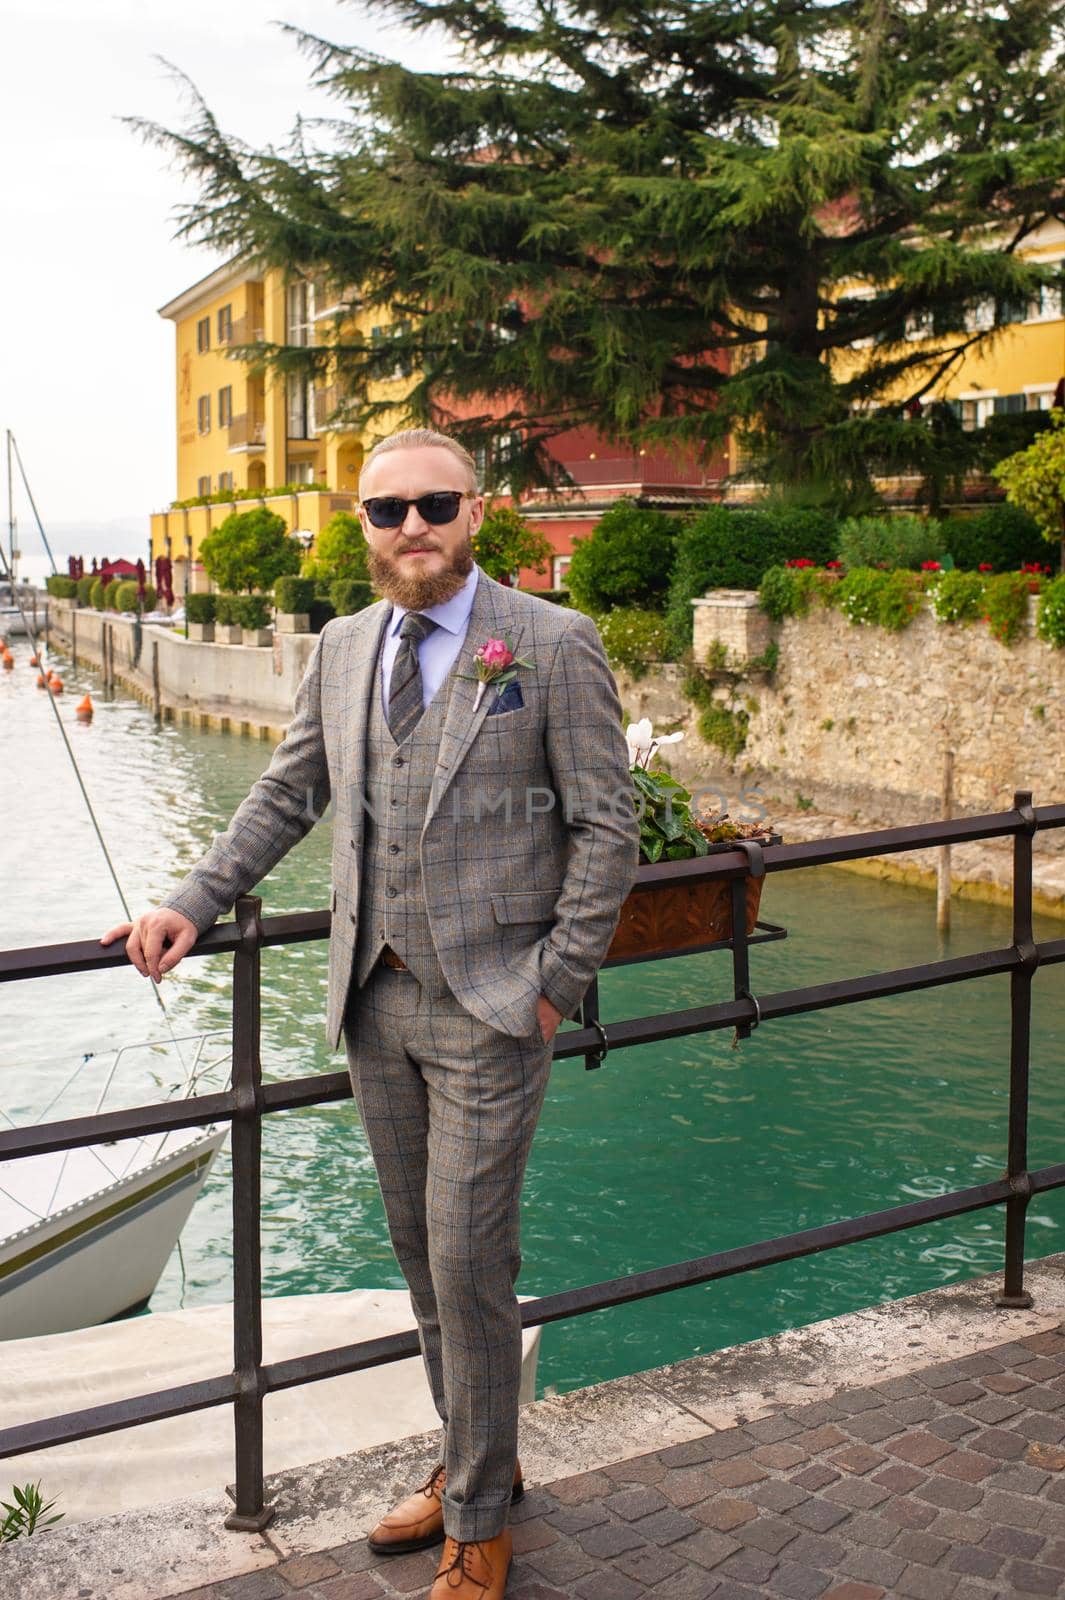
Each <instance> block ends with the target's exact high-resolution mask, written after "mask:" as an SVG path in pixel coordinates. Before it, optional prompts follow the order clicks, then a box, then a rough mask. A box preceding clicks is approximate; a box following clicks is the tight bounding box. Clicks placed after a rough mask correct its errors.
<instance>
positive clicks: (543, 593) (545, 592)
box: [520, 588, 569, 606]
mask: <svg viewBox="0 0 1065 1600" xmlns="http://www.w3.org/2000/svg"><path fill="white" fill-rule="evenodd" d="M520 592H521V593H522V594H534V595H535V596H536V598H537V600H550V602H551V604H552V605H556V606H565V605H568V604H569V590H568V589H524V588H523V589H522V590H521V591H520Z"/></svg>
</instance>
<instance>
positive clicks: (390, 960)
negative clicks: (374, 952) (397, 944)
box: [381, 944, 410, 972]
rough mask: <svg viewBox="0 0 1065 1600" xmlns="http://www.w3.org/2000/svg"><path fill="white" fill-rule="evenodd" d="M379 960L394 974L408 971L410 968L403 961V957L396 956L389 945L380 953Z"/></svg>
mask: <svg viewBox="0 0 1065 1600" xmlns="http://www.w3.org/2000/svg"><path fill="white" fill-rule="evenodd" d="M381 960H382V961H383V962H384V964H385V966H386V967H391V968H392V969H393V971H395V972H409V971H410V968H409V967H408V966H407V963H406V962H405V961H404V960H403V957H402V956H397V954H396V952H395V951H394V950H393V948H392V946H391V945H390V944H386V945H385V947H384V949H383V950H382V951H381Z"/></svg>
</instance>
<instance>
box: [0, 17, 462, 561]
mask: <svg viewBox="0 0 1065 1600" xmlns="http://www.w3.org/2000/svg"><path fill="white" fill-rule="evenodd" d="M375 10H376V8H375V6H374V4H373V0H359V3H356V4H340V3H337V0H0V150H2V157H0V161H2V165H0V217H2V219H3V220H2V222H0V291H2V292H0V307H2V312H0V316H2V323H0V340H2V342H0V429H3V428H10V429H11V430H12V432H13V433H14V434H15V436H16V438H17V440H18V444H19V447H20V450H21V453H22V457H23V460H24V462H25V465H26V470H27V472H28V474H29V478H30V483H31V486H32V488H33V492H34V497H35V499H36V501H37V504H38V507H39V509H40V512H41V517H42V520H43V522H44V526H45V531H46V532H47V533H48V536H49V539H50V541H51V542H52V544H53V547H54V548H55V550H56V556H57V560H58V563H59V566H60V567H61V568H65V560H64V559H62V558H63V557H65V555H66V554H67V553H68V552H73V553H78V552H84V553H88V554H91V553H96V554H104V555H110V556H118V555H129V556H131V557H134V558H135V557H136V556H137V555H139V554H141V553H143V550H144V548H145V544H146V539H147V531H148V514H149V512H150V511H151V510H153V509H158V508H159V507H161V506H164V505H166V504H167V503H168V502H169V501H170V500H171V499H172V498H173V496H174V493H175V464H174V460H175V439H174V379H173V340H174V330H173V324H172V323H170V322H164V321H163V320H162V319H161V318H160V317H159V316H158V314H157V311H158V307H159V306H161V305H163V304H165V302H166V301H168V300H169V299H171V298H172V297H173V296H174V295H175V294H177V293H178V292H179V290H181V289H184V288H185V287H187V285H189V284H190V283H194V282H195V281H196V279H198V278H201V277H203V276H204V274H205V273H207V272H210V271H211V270H212V268H213V267H215V266H216V265H217V264H218V258H217V257H216V256H213V255H211V254H210V253H209V252H207V251H205V250H202V249H192V248H190V247H189V246H186V245H183V244H179V243H177V242H175V241H174V239H173V237H172V235H173V231H174V220H173V213H174V207H175V206H176V205H177V204H178V203H179V202H180V201H181V200H182V199H188V198H190V197H191V194H190V191H189V189H188V188H187V186H186V185H185V184H184V182H183V180H182V179H181V178H180V176H179V175H178V173H177V172H176V171H173V170H172V169H171V168H170V167H169V166H168V161H167V157H166V155H165V153H164V152H162V151H160V150H158V149H154V148H152V147H151V146H148V145H145V144H143V143H142V142H141V141H140V140H139V139H138V138H137V137H136V135H135V134H134V133H133V132H132V131H131V130H130V129H129V128H127V127H125V126H124V125H123V124H122V123H121V122H119V121H118V120H117V119H118V118H119V117H121V116H144V117H149V118H152V119H154V120H156V121H159V122H162V123H164V124H165V125H167V126H169V127H177V126H180V125H181V123H182V119H183V117H184V115H185V110H184V106H183V101H182V94H181V91H180V88H179V87H178V86H177V85H176V84H175V83H174V81H173V79H172V78H171V77H170V76H169V75H168V73H167V71H166V69H165V68H164V67H163V66H162V65H160V63H159V62H158V61H157V60H156V57H157V56H162V57H164V58H165V59H166V60H168V61H171V62H173V63H174V65H175V66H177V67H180V68H181V69H182V70H183V71H184V72H185V73H187V74H188V76H189V77H190V78H191V79H192V80H193V81H194V82H195V83H196V84H197V86H198V87H199V88H200V90H201V91H202V93H203V95H204V97H205V99H206V100H207V103H208V104H209V105H210V107H211V108H212V110H213V111H214V112H215V114H216V116H217V117H218V119H219V121H220V122H221V124H222V126H223V127H224V128H226V129H227V130H228V131H230V132H232V133H235V134H238V135H240V136H241V137H242V138H244V139H246V140H248V141H249V142H251V143H255V144H263V143H266V142H269V141H281V140H283V139H284V137H285V135H286V133H287V131H288V129H289V128H290V127H291V124H292V122H293V120H294V118H295V116H296V114H297V113H302V114H304V115H305V116H318V115H328V114H331V113H332V112H333V111H334V109H335V107H334V103H333V102H332V101H331V100H329V99H328V98H327V97H325V96H323V95H321V94H316V93H315V92H314V91H313V90H312V89H311V88H310V86H309V77H310V64H309V62H308V61H307V59H306V57H304V56H303V55H301V54H300V52H299V51H298V49H297V48H296V45H295V42H294V41H292V40H291V39H289V38H286V37H285V35H283V34H282V33H281V31H280V29H279V28H278V27H277V26H276V23H277V21H278V20H281V21H285V22H291V23H295V24H297V25H298V26H300V27H303V28H306V29H307V30H308V31H309V32H312V33H317V34H319V35H322V36H324V37H325V38H328V39H333V40H336V41H340V42H343V43H349V44H358V45H362V46H365V47H367V48H369V49H372V50H374V51H375V52H377V53H378V54H381V55H391V56H395V57H398V58H400V59H402V60H404V61H407V62H408V63H409V64H411V65H431V66H438V65H439V63H440V59H441V49H440V42H439V41H437V42H436V43H435V44H433V43H430V42H429V41H428V40H426V39H418V40H414V39H412V38H411V37H410V36H405V35H403V34H401V33H399V32H398V31H396V30H393V29H385V28H384V27H382V25H381V23H380V21H379V20H377V18H378V17H379V15H380V13H377V15H376V16H375ZM2 471H3V465H2V462H0V472H2ZM0 496H6V483H5V484H4V486H3V488H2V489H0ZM16 510H17V515H18V525H19V533H20V536H21V537H20V543H21V548H22V551H23V553H24V561H23V570H24V571H26V572H29V573H31V574H32V573H34V572H35V571H36V570H37V564H36V562H35V561H34V560H33V558H34V557H36V556H38V555H39V554H40V553H41V547H40V541H39V539H38V536H37V533H36V529H35V527H34V524H33V521H32V517H31V514H30V511H29V506H28V504H27V502H26V500H25V497H24V496H23V494H22V491H21V488H19V490H18V493H17V505H16ZM0 515H2V519H3V542H4V548H5V550H6V548H7V527H6V524H7V506H6V499H4V500H3V502H2V508H0ZM53 535H54V537H53ZM31 563H32V564H31Z"/></svg>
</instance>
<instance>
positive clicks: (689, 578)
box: [567, 506, 839, 660]
mask: <svg viewBox="0 0 1065 1600" xmlns="http://www.w3.org/2000/svg"><path fill="white" fill-rule="evenodd" d="M838 536H839V520H838V518H837V517H836V516H835V515H834V514H832V513H831V512H827V511H816V510H805V509H796V508H794V507H791V506H765V507H759V508H758V509H757V510H750V511H729V510H727V509H726V508H725V507H724V506H709V507H708V508H707V509H706V510H705V511H700V512H699V513H698V514H697V515H696V516H695V517H693V518H692V520H691V521H690V522H689V523H687V524H686V525H685V526H684V527H682V528H681V530H680V533H679V534H678V535H677V541H676V556H675V558H674V562H673V573H672V578H671V580H670V587H669V602H668V606H667V609H666V619H667V624H668V627H669V632H670V638H671V640H672V647H673V651H672V653H673V659H674V660H679V659H680V658H681V656H683V654H684V653H685V651H686V650H687V649H688V648H689V647H690V645H691V640H692V605H691V602H692V601H693V600H697V599H698V598H699V596H700V595H703V594H705V593H706V591H707V590H708V589H757V588H758V587H759V585H760V584H761V582H762V578H763V577H764V575H765V574H766V573H767V572H768V571H769V569H770V567H774V566H777V565H780V564H783V563H784V562H785V561H790V560H794V559H797V558H799V557H802V556H805V557H807V558H808V559H809V560H811V561H814V562H815V563H817V564H818V565H823V564H824V562H826V561H830V560H831V559H832V558H833V557H834V556H835V554H836V546H837V543H838ZM567 576H568V574H567Z"/></svg>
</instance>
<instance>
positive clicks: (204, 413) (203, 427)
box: [196, 394, 211, 433]
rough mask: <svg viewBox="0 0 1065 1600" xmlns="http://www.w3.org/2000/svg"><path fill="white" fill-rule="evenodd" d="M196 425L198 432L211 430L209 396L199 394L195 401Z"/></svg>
mask: <svg viewBox="0 0 1065 1600" xmlns="http://www.w3.org/2000/svg"><path fill="white" fill-rule="evenodd" d="M196 427H197V430H198V431H199V432H200V433H210V431H211V396H210V395H209V394H201V396H200V398H199V399H198V400H197V402H196Z"/></svg>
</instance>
